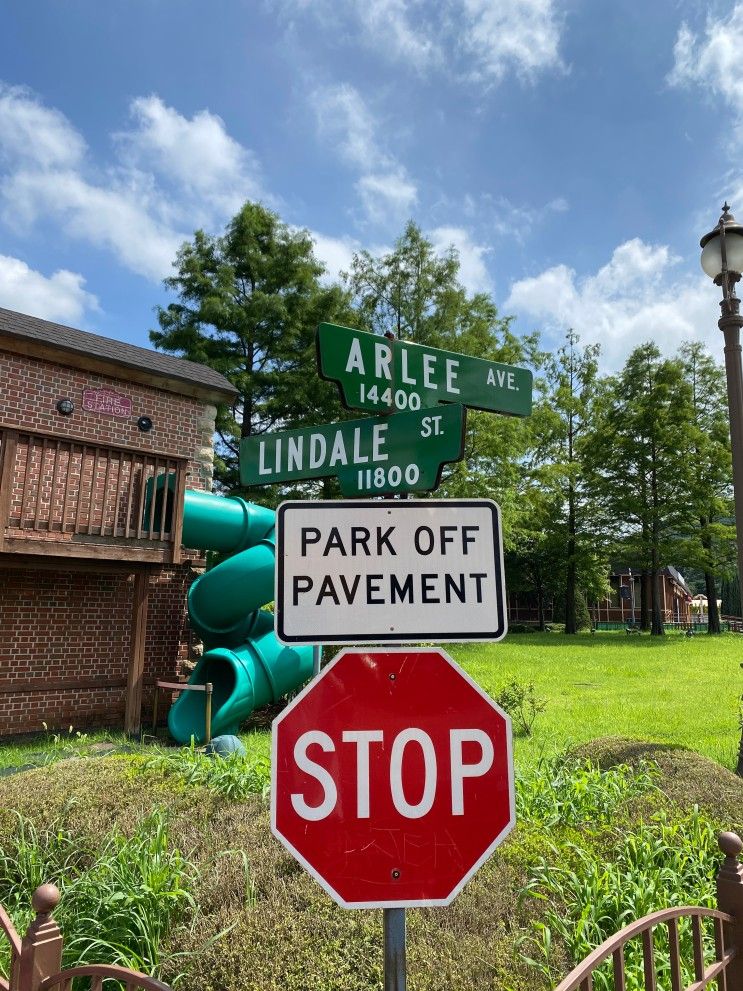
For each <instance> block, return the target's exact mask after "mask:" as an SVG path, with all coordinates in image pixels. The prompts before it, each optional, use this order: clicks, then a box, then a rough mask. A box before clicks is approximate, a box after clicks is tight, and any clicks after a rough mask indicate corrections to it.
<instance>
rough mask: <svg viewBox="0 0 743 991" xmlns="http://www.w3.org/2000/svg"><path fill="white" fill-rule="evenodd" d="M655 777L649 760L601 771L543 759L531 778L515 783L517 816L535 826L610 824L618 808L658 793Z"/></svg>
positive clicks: (578, 762) (579, 762) (580, 762)
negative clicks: (649, 794)
mask: <svg viewBox="0 0 743 991" xmlns="http://www.w3.org/2000/svg"><path fill="white" fill-rule="evenodd" d="M658 778H659V772H658V768H657V766H656V765H655V764H653V763H652V762H650V761H640V762H639V763H638V765H637V766H636V767H630V766H629V765H628V764H618V765H617V766H615V767H610V768H608V769H607V770H602V769H601V768H600V767H598V766H597V765H596V764H593V763H592V762H591V761H590V760H586V759H579V758H574V757H553V758H550V759H544V758H543V759H542V760H540V761H539V763H538V764H537V766H536V768H535V769H534V770H533V771H532V772H531V773H530V774H528V775H518V776H517V778H516V813H517V817H518V819H519V820H522V819H523V820H525V821H527V822H529V823H531V824H533V825H540V826H556V825H562V826H580V825H583V824H585V823H605V822H610V821H611V819H612V818H613V817H614V815H615V814H616V812H617V809H618V808H619V807H620V805H622V804H623V803H625V802H627V801H629V800H630V799H633V798H637V797H638V796H640V795H645V794H648V793H651V792H654V793H658V792H659V788H658V784H657V782H658Z"/></svg>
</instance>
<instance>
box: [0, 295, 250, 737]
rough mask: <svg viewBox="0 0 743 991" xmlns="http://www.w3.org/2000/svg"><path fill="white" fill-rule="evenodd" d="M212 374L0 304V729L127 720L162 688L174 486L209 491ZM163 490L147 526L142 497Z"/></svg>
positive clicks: (170, 624) (179, 605)
mask: <svg viewBox="0 0 743 991" xmlns="http://www.w3.org/2000/svg"><path fill="white" fill-rule="evenodd" d="M235 395H236V390H235V389H234V388H233V386H232V385H231V383H230V382H228V381H227V379H225V378H224V377H223V376H222V375H220V374H219V373H218V372H215V371H214V370H213V369H211V368H207V367H205V366H203V365H199V364H195V363H193V362H190V361H185V360H183V359H180V358H173V357H170V356H168V355H164V354H161V353H159V352H157V351H152V350H148V349H146V348H139V347H134V346H133V345H130V344H124V343H122V342H120V341H114V340H110V339H108V338H105V337H99V336H97V335H95V334H89V333H85V332H83V331H80V330H75V329H74V328H71V327H64V326H61V325H59V324H55V323H50V322H49V321H47V320H39V319H36V318H35V317H29V316H25V315H23V314H21V313H14V312H12V311H10V310H4V309H0V734H8V733H19V732H28V731H32V730H39V729H41V728H42V724H43V723H46V724H47V726H49V727H50V728H51V727H55V728H56V727H66V726H70V725H72V726H75V727H76V728H78V727H84V726H102V725H118V726H121V725H125V727H126V728H127V729H128V730H129V731H136V729H137V728H138V726H139V722H140V712H141V707H142V697H143V692H144V691H145V685H146V684H147V683H149V684H150V685H151V684H152V683H153V682H154V680H155V679H156V678H166V679H168V680H171V681H173V680H175V677H176V674H177V672H178V667H179V663H180V659H182V658H184V657H185V655H186V653H187V647H188V627H187V617H186V593H187V591H188V587H189V584H190V582H191V580H192V579H193V577H194V575H195V574H196V573H198V571H199V570H201V569H203V567H204V564H205V562H204V557H203V555H202V554H201V553H200V552H197V551H188V550H187V549H184V548H182V547H181V521H182V512H181V511H182V505H183V492H184V489H186V488H187V487H188V488H195V489H205V490H207V491H211V483H212V468H213V457H214V452H213V448H212V437H213V433H214V419H215V415H216V405H217V404H218V403H224V402H231V401H232V400H233V399H234V397H235ZM158 479H162V482H160V483H159V484H161V485H164V484H168V485H170V486H172V487H173V489H174V492H175V499H174V502H173V506H174V511H173V512H172V513H168V514H161V516H162V520H161V521H160V520H159V519H158V520H157V522H156V520H155V502H154V500H149V501H148V498H147V496H148V492H149V491H151V490H152V488H153V486H154V485H156V484H157V480H158Z"/></svg>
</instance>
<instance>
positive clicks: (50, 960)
mask: <svg viewBox="0 0 743 991" xmlns="http://www.w3.org/2000/svg"><path fill="white" fill-rule="evenodd" d="M31 904H32V906H33V909H34V912H35V913H36V918H35V919H34V920H33V922H32V923H31V925H30V926H29V927H28V929H27V930H26V935H25V936H24V937H23V940H21V938H20V937H19V935H18V933H17V932H16V931H15V929H14V927H13V923H12V922H11V921H10V919H9V918H8V916H7V914H6V912H5V910H4V909H3V908H2V907H0V929H2V930H3V932H4V933H5V935H6V936H7V938H8V939H9V941H10V946H11V960H10V972H9V980H5V979H4V978H0V988H3V991H51V989H52V988H60V987H61V988H63V989H64V991H72V987H73V981H75V980H77V979H78V978H82V979H83V980H84V979H85V978H89V979H90V991H102V988H103V982H104V981H116V982H117V985H118V986H119V987H121V986H123V987H125V988H126V991H136V989H137V988H143V989H144V991H171V989H170V988H169V987H168V985H167V984H163V983H162V981H158V980H156V979H155V978H154V977H148V976H147V974H142V973H140V972H139V971H137V970H129V968H128V967H119V966H117V965H116V964H83V965H82V966H79V967H68V968H67V969H66V970H62V969H61V967H62V944H63V939H62V932H61V931H60V928H59V926H58V925H57V923H56V922H55V921H54V919H53V918H52V912H53V911H54V909H55V908H56V907H57V905H58V904H59V891H58V889H57V888H56V887H55V885H53V884H42V885H41V886H40V887H38V888H37V889H36V891H35V892H34V894H33V898H32V899H31ZM74 986H75V987H79V986H80V985H79V983H78V984H75V985H74Z"/></svg>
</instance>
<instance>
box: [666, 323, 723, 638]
mask: <svg viewBox="0 0 743 991" xmlns="http://www.w3.org/2000/svg"><path fill="white" fill-rule="evenodd" d="M680 356H681V360H682V362H683V368H684V376H685V378H686V381H687V383H688V385H689V388H690V389H691V414H692V416H691V420H690V422H689V440H690V447H691V464H690V472H689V481H690V486H691V488H690V496H691V500H692V506H693V515H694V520H693V528H692V531H691V533H690V535H689V536H690V540H689V553H688V555H687V561H688V562H689V563H690V564H692V563H693V564H696V565H697V566H698V567H699V568H700V569H701V570H702V572H703V573H704V586H705V594H706V596H707V632H708V633H712V634H714V633H719V632H720V613H719V610H718V608H717V585H718V581H719V580H720V579H721V578H722V577H723V575H727V574H729V573H730V572H731V571H732V570H733V569H734V568H735V560H734V553H735V551H734V549H735V528H734V527H732V526H730V525H729V524H728V523H726V522H725V520H726V519H730V517H731V516H732V507H731V495H732V492H731V490H732V461H731V454H730V432H729V425H728V411H727V391H726V385H725V371H724V369H723V368H721V367H720V366H719V365H718V364H717V363H716V362H715V361H714V359H713V358H712V357H711V355H710V354H709V352H708V351H707V350H706V348H705V347H704V345H703V344H701V343H700V342H698V341H697V342H694V343H689V344H685V345H683V346H682V348H681V352H680Z"/></svg>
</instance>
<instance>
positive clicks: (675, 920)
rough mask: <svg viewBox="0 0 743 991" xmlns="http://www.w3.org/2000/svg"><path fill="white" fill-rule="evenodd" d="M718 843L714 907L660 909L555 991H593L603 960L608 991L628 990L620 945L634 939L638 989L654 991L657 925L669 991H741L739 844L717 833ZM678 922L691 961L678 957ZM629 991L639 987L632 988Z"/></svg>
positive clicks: (627, 928)
mask: <svg viewBox="0 0 743 991" xmlns="http://www.w3.org/2000/svg"><path fill="white" fill-rule="evenodd" d="M719 843H720V849H721V850H722V852H723V853H724V854H725V860H724V862H723V864H722V866H721V868H720V871H719V873H718V875H717V904H718V907H717V908H716V909H713V908H702V907H700V906H685V907H682V908H671V909H664V910H662V911H660V912H653V913H652V914H651V915H646V916H644V918H642V919H637V920H636V921H635V922H632V923H630V925H628V926H625V927H624V929H621V930H620V931H619V932H618V933H615V935H614V936H611V937H610V938H609V939H607V940H606V941H605V942H604V943H602V944H601V946H599V947H597V948H596V949H595V950H594V951H593V953H591V954H589V955H588V956H587V957H586V958H585V960H583V961H582V962H581V963H580V964H578V966H577V967H576V968H575V969H574V970H572V971H571V972H570V974H568V976H567V977H566V978H565V979H564V980H563V981H561V982H560V984H559V985H558V986H557V988H556V989H555V991H593V989H594V983H595V982H594V978H595V976H596V972H597V971H598V970H599V968H600V967H601V966H602V964H605V963H607V961H609V960H611V971H612V978H613V987H614V991H625V989H626V988H628V986H629V985H628V983H627V975H626V965H625V947H626V945H627V943H629V942H630V941H631V940H633V939H637V938H639V939H641V941H642V987H643V988H644V989H645V991H658V988H659V987H660V985H659V982H658V968H657V964H656V948H655V939H654V937H655V930H656V929H658V928H659V927H663V928H664V929H665V930H666V934H667V940H666V942H667V954H668V961H669V972H670V989H669V991H703V989H705V988H711V987H712V984H713V982H715V983H716V985H717V988H718V989H719V991H743V867H742V866H741V864H740V863H739V861H738V854H739V853H740V852H741V849H743V842H742V841H741V840H740V838H739V837H738V836H737V835H736V834H735V833H721V834H720V836H719ZM683 919H687V920H689V922H690V924H691V935H692V958H691V960H689V961H683V960H682V956H681V944H680V940H679V922H680V921H681V920H683ZM707 919H710V920H712V925H713V928H714V957H713V959H712V960H707V959H706V955H705V945H704V944H705V939H704V931H703V922H704V920H707ZM684 963H686V964H687V969H688V970H689V971H690V972H691V971H693V974H694V978H693V981H692V983H691V984H688V985H684V980H683V969H684V967H683V965H684ZM601 986H603V984H602V985H601ZM632 987H633V988H637V987H639V985H637V984H633V985H632ZM663 987H664V988H666V987H667V985H666V984H664V985H663Z"/></svg>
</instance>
